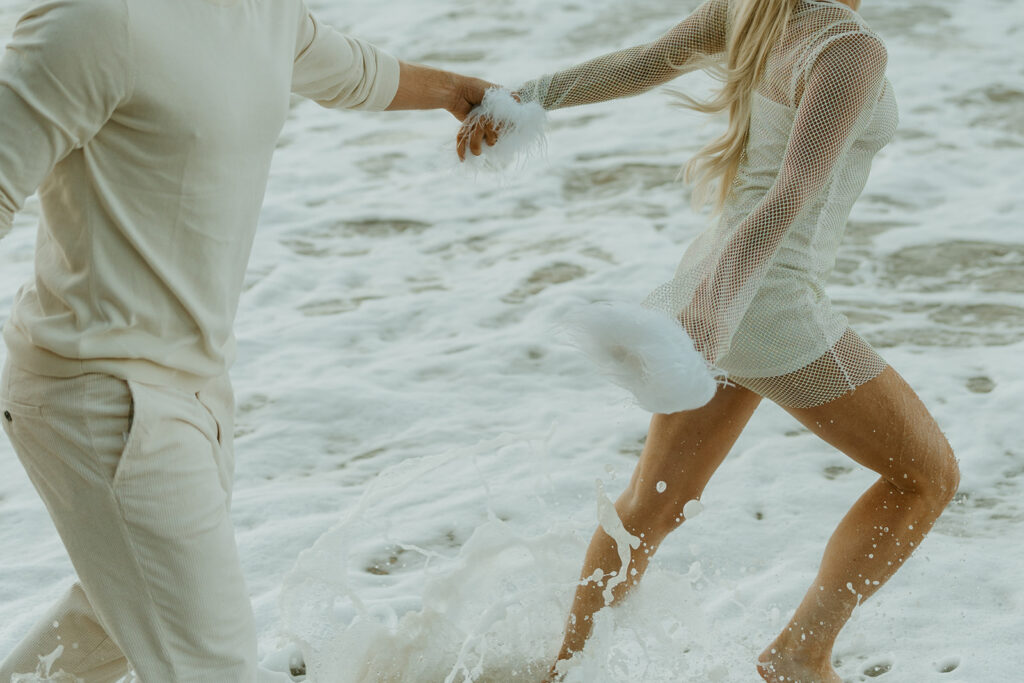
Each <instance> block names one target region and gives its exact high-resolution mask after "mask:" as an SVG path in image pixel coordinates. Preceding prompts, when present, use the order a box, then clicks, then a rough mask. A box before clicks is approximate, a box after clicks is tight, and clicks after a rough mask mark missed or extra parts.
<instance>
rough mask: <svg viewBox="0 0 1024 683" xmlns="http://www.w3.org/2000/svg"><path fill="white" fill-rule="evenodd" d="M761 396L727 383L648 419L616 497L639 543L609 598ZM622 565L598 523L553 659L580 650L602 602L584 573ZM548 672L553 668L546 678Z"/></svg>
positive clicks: (710, 470) (644, 559) (599, 589)
mask: <svg viewBox="0 0 1024 683" xmlns="http://www.w3.org/2000/svg"><path fill="white" fill-rule="evenodd" d="M760 401H761V397H760V396H758V395H757V394H755V393H754V392H752V391H750V390H749V389H744V388H743V387H737V386H727V387H722V388H720V389H719V390H718V393H717V394H715V397H714V398H713V399H712V400H711V402H710V403H708V404H707V405H706V406H704V407H703V408H699V409H697V410H691V411H687V412H685V413H675V414H673V415H655V416H654V417H653V419H652V420H651V428H650V432H649V433H648V435H647V443H646V444H645V445H644V450H643V453H642V454H641V455H640V462H639V463H638V464H637V466H636V469H635V470H634V472H633V478H632V480H631V481H630V483H629V486H628V487H626V490H625V491H624V492H623V493H622V495H621V496H620V497H619V499H618V500H617V501H616V503H615V509H616V511H617V512H618V514H619V517H620V518H621V519H622V523H623V525H624V526H625V527H626V530H627V531H629V532H630V533H632V534H633V535H634V536H639V537H640V538H641V539H642V544H641V545H640V547H639V548H637V549H636V550H633V552H632V559H631V561H630V564H629V568H628V572H629V575H628V576H629V579H628V580H627V581H625V582H624V583H621V584H619V585H618V586H617V587H616V588H615V589H614V591H613V594H612V595H613V601H617V600H620V599H621V598H622V597H623V596H624V595H625V594H626V593H627V592H628V591H629V589H630V588H631V587H632V586H634V585H636V583H637V582H638V581H639V580H640V577H641V576H643V573H644V571H645V570H646V569H647V565H648V563H649V562H650V559H651V557H652V556H653V555H654V552H655V551H656V550H657V549H658V546H659V545H660V544H661V542H662V540H664V538H665V536H667V535H668V533H669V532H670V531H672V530H673V529H675V528H676V527H678V526H679V525H680V524H681V523H682V522H683V506H684V505H685V504H686V503H687V502H689V501H691V500H694V499H698V498H700V496H701V493H702V492H703V491H704V487H705V486H706V485H707V483H708V480H709V479H710V478H711V475H712V474H714V472H715V470H716V469H718V466H719V465H720V464H721V463H722V461H723V460H724V459H725V456H726V455H727V454H728V452H729V449H730V448H732V445H733V443H735V441H736V438H737V437H738V436H739V435H740V432H741V431H742V430H743V427H744V426H745V425H746V424H747V421H748V420H749V419H750V416H751V415H753V413H754V409H755V408H757V405H758V403H760ZM658 482H665V484H666V488H665V490H664V492H663V493H659V492H658V490H657V485H658ZM620 565H621V561H620V559H619V554H618V548H617V546H616V544H615V541H613V540H612V538H611V537H610V536H608V535H607V534H606V533H605V532H604V531H603V530H602V529H600V528H599V529H598V530H597V532H596V533H595V534H594V537H593V539H592V540H591V542H590V547H589V549H588V550H587V555H586V559H585V560H584V563H583V572H582V577H583V578H582V580H581V583H580V586H579V587H578V588H577V589H576V596H575V599H574V600H573V604H572V612H571V614H570V616H569V623H568V626H567V627H566V632H565V641H564V642H563V644H562V650H561V652H560V653H559V655H558V659H559V660H563V659H568V658H569V657H572V655H573V654H575V653H576V652H579V651H580V650H581V649H583V644H584V643H585V642H586V640H587V638H588V637H589V635H590V631H591V628H592V627H593V622H592V618H593V615H594V613H595V612H597V611H598V610H600V609H601V608H603V607H605V599H604V595H603V592H604V582H601V583H594V582H593V581H586V579H587V578H589V577H591V576H593V575H594V572H595V571H598V570H600V572H601V573H602V574H603V575H604V576H605V577H609V576H611V575H613V574H614V573H617V572H619V571H620V569H621V567H620ZM553 677H554V669H552V673H551V674H550V676H549V680H550V679H553Z"/></svg>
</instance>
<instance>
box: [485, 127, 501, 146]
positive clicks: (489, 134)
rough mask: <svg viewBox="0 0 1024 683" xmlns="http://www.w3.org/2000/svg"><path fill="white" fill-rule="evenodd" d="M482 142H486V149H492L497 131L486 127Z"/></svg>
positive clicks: (496, 139)
mask: <svg viewBox="0 0 1024 683" xmlns="http://www.w3.org/2000/svg"><path fill="white" fill-rule="evenodd" d="M484 140H486V141H487V146H488V147H494V143H495V142H497V141H498V131H496V130H494V126H487V130H486V131H484Z"/></svg>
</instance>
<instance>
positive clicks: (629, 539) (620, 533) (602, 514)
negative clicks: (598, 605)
mask: <svg viewBox="0 0 1024 683" xmlns="http://www.w3.org/2000/svg"><path fill="white" fill-rule="evenodd" d="M597 521H598V523H599V524H600V525H601V528H602V529H604V532H605V533H606V534H608V535H609V536H611V537H612V540H613V541H615V548H616V551H617V552H618V553H619V571H617V572H616V573H615V575H614V576H612V577H611V578H609V579H608V580H607V582H606V583H605V587H604V591H603V593H602V595H604V604H606V605H610V604H611V602H612V591H613V590H614V589H615V587H616V586H618V585H619V584H621V583H623V582H625V581H626V579H627V578H628V577H629V566H630V563H631V561H632V556H633V553H632V551H633V550H636V549H637V548H639V547H640V543H641V541H640V539H639V538H638V537H636V536H634V535H633V534H631V533H629V532H628V531H626V527H625V526H623V525H622V520H621V519H620V518H619V513H618V512H616V510H615V505H614V504H613V503H612V501H611V499H610V498H608V494H607V493H606V492H605V490H604V482H603V481H601V480H600V479H598V480H597Z"/></svg>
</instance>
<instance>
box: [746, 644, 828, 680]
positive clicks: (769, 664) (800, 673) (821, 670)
mask: <svg viewBox="0 0 1024 683" xmlns="http://www.w3.org/2000/svg"><path fill="white" fill-rule="evenodd" d="M781 641H782V637H781V636H780V637H779V639H777V640H776V641H775V642H774V643H772V644H771V645H770V646H769V647H768V649H767V650H765V651H764V652H762V653H761V656H760V657H758V658H757V672H758V673H759V674H761V678H763V679H764V680H765V681H767V683H843V679H842V678H840V677H839V674H838V673H836V670H835V669H833V668H832V663H831V662H829V661H828V658H825V659H824V661H815V659H814V658H812V657H809V656H808V655H807V654H806V653H805V652H801V650H800V648H798V647H789V646H787V645H785V644H783V643H782V642H781Z"/></svg>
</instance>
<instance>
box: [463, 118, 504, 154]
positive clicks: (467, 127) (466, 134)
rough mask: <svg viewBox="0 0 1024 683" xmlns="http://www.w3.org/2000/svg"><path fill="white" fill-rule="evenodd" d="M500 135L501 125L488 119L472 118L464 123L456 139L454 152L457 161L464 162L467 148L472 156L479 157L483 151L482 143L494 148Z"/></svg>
mask: <svg viewBox="0 0 1024 683" xmlns="http://www.w3.org/2000/svg"><path fill="white" fill-rule="evenodd" d="M500 134H501V125H500V124H498V123H496V122H495V121H494V119H491V118H489V117H483V116H480V117H473V118H472V119H470V120H469V121H465V122H464V123H463V124H462V128H460V129H459V134H458V136H457V137H456V142H457V144H456V151H457V152H458V154H459V160H460V161H465V160H466V149H467V148H468V149H469V151H470V152H471V153H472V154H473V155H474V156H480V155H481V154H483V151H484V148H483V143H484V142H486V143H487V145H488V146H494V143H496V142H497V141H498V136H499V135H500Z"/></svg>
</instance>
